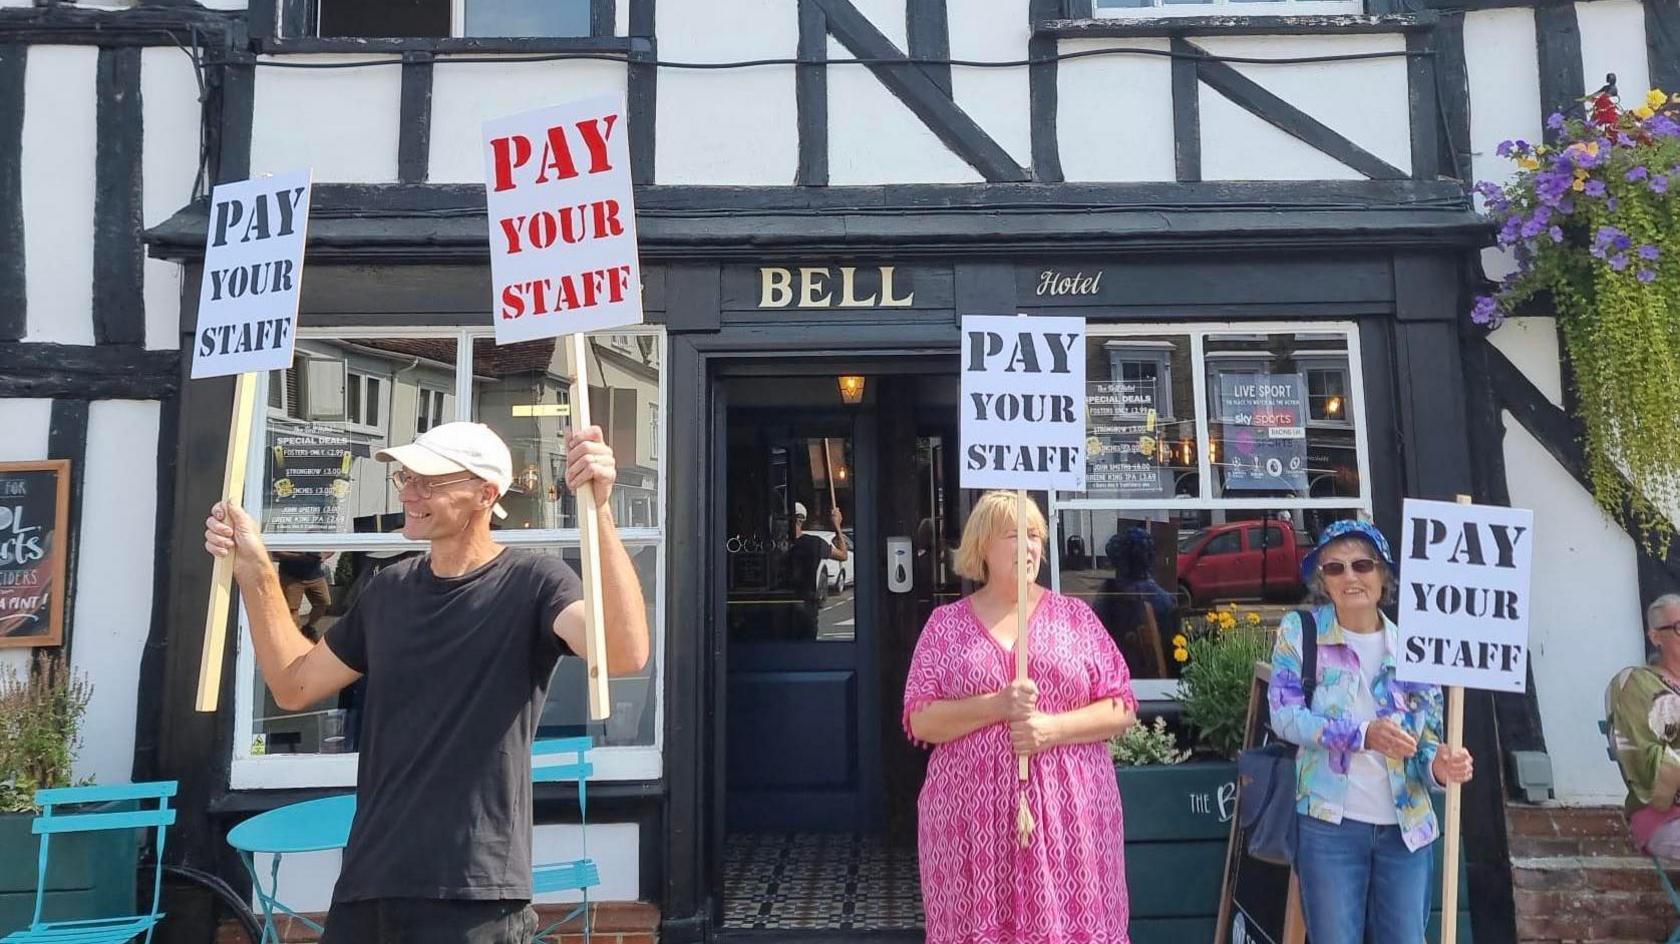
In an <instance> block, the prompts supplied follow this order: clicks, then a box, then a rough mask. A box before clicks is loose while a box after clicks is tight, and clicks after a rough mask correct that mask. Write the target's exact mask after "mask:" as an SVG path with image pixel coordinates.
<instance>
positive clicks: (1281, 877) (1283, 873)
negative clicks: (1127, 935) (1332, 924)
mask: <svg viewBox="0 0 1680 944" xmlns="http://www.w3.org/2000/svg"><path fill="white" fill-rule="evenodd" d="M1271 675H1272V667H1271V666H1270V665H1269V664H1267V663H1264V662H1259V663H1256V664H1255V666H1254V680H1253V682H1252V683H1251V685H1250V686H1249V690H1248V722H1247V724H1246V726H1245V728H1244V730H1243V747H1244V748H1245V749H1246V748H1250V747H1259V746H1261V745H1263V744H1265V743H1266V742H1267V741H1268V740H1270V738H1271V727H1270V725H1268V724H1267V721H1268V719H1269V718H1270V712H1269V710H1268V709H1267V706H1266V692H1267V686H1268V683H1269V682H1270V680H1271ZM1247 849H1248V837H1247V836H1245V835H1244V834H1243V828H1242V810H1241V799H1240V794H1239V799H1238V810H1237V815H1235V816H1233V817H1231V843H1230V847H1229V848H1228V849H1227V850H1226V852H1225V886H1224V891H1223V893H1222V895H1221V897H1220V902H1219V928H1218V932H1217V934H1216V936H1215V938H1214V940H1215V942H1216V944H1304V942H1305V941H1306V924H1305V922H1304V921H1303V919H1302V917H1301V895H1300V889H1299V888H1298V887H1297V885H1296V882H1295V876H1294V873H1293V872H1292V870H1291V869H1290V868H1289V867H1288V866H1286V865H1275V864H1273V863H1270V862H1262V861H1260V860H1259V859H1255V858H1252V857H1250V856H1249V855H1248V853H1247Z"/></svg>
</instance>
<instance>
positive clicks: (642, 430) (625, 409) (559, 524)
mask: <svg viewBox="0 0 1680 944" xmlns="http://www.w3.org/2000/svg"><path fill="white" fill-rule="evenodd" d="M588 350H589V357H590V363H589V364H588V365H587V367H588V376H589V378H590V388H589V418H590V420H591V421H592V422H593V423H594V425H596V426H599V427H601V429H602V430H603V431H604V432H605V434H606V437H607V442H609V443H611V444H612V447H613V458H614V459H615V460H616V463H617V466H618V484H617V485H616V486H614V488H613V498H612V502H613V520H614V521H615V522H616V523H617V524H618V526H619V527H620V528H651V527H656V526H657V525H658V520H657V514H658V507H659V505H658V498H659V459H658V451H657V449H656V448H655V447H654V437H655V436H657V435H658V430H657V426H656V424H652V423H650V422H649V420H650V419H651V418H652V417H654V416H655V415H656V413H657V411H658V409H659V365H658V361H657V359H656V358H655V356H654V355H653V351H654V350H656V348H654V347H650V346H643V345H639V344H636V343H634V342H633V341H631V340H630V339H629V338H628V337H627V336H616V335H602V336H593V337H590V338H589V345H588ZM571 359H572V355H571V346H570V345H569V344H565V343H563V342H562V341H560V340H555V339H549V340H542V341H527V342H524V343H520V344H508V345H497V344H496V343H495V342H493V341H491V340H490V339H488V338H485V339H479V340H475V341H474V342H473V377H474V380H473V418H474V419H476V420H477V421H479V422H481V423H484V424H485V425H487V426H489V427H490V428H491V429H493V430H495V431H496V433H497V434H498V435H500V436H501V437H502V439H503V440H505V441H506V442H507V445H508V450H509V452H511V453H512V455H513V488H512V490H511V494H509V496H508V497H507V498H506V499H504V500H503V501H502V506H503V507H504V508H506V509H507V512H508V517H507V518H506V519H505V520H503V521H501V522H499V523H498V525H497V527H501V528H507V529H513V530H519V529H528V528H573V527H576V526H577V522H576V521H575V520H574V515H575V512H576V509H575V508H574V505H573V502H572V499H571V492H570V490H569V489H567V488H566V434H567V431H568V430H570V429H571V426H572V410H571V384H572V376H573V369H572V363H571Z"/></svg>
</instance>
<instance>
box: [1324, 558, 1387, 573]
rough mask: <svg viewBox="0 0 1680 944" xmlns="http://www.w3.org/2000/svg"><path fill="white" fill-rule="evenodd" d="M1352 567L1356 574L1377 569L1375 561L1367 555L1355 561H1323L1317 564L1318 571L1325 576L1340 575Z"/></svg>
mask: <svg viewBox="0 0 1680 944" xmlns="http://www.w3.org/2000/svg"><path fill="white" fill-rule="evenodd" d="M1349 567H1352V568H1353V572H1354V573H1356V574H1368V573H1370V572H1372V571H1374V570H1376V569H1377V562H1376V561H1374V560H1372V559H1371V558H1369V557H1361V558H1360V559H1358V560H1356V561H1347V562H1346V563H1343V562H1342V561H1325V562H1324V563H1322V564H1319V565H1318V572H1319V573H1321V574H1323V575H1324V576H1326V577H1340V576H1341V575H1343V574H1345V573H1347V571H1348V568H1349Z"/></svg>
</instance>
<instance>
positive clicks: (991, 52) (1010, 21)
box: [949, 0, 1065, 172]
mask: <svg viewBox="0 0 1680 944" xmlns="http://www.w3.org/2000/svg"><path fill="white" fill-rule="evenodd" d="M949 20H950V34H951V58H952V59H973V60H977V61H981V62H1002V61H1006V60H1015V59H1025V58H1027V40H1028V39H1030V38H1031V31H1030V30H1029V28H1028V26H1027V3H1026V0H988V2H987V3H986V4H985V6H984V8H983V9H982V7H981V5H980V4H978V3H972V2H971V3H963V4H951V10H950V16H949ZM1058 68H1062V67H1060V66H1059V67H1058ZM1028 72H1029V70H1028V69H1027V68H1026V67H1024V66H1022V67H1017V68H1011V69H976V68H965V67H963V66H952V67H951V95H952V97H953V98H955V99H956V102H957V105H958V106H959V107H960V108H962V110H963V111H965V112H967V113H968V116H969V117H970V118H973V119H974V122H975V124H978V125H979V126H980V127H981V128H983V129H985V131H986V133H987V134H989V135H991V136H992V140H994V141H996V142H997V143H998V145H999V146H1001V147H1002V148H1003V149H1004V150H1005V151H1008V152H1009V156H1010V157H1013V158H1014V159H1015V163H1017V164H1020V165H1021V166H1022V167H1031V166H1032V87H1031V85H1030V83H1029V81H1028ZM1064 172H1065V169H1064Z"/></svg>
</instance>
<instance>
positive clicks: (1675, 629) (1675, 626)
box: [1651, 623, 1680, 636]
mask: <svg viewBox="0 0 1680 944" xmlns="http://www.w3.org/2000/svg"><path fill="white" fill-rule="evenodd" d="M1651 632H1653V633H1673V634H1674V635H1676V636H1680V623H1669V624H1668V625H1667V626H1653V627H1651Z"/></svg>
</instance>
